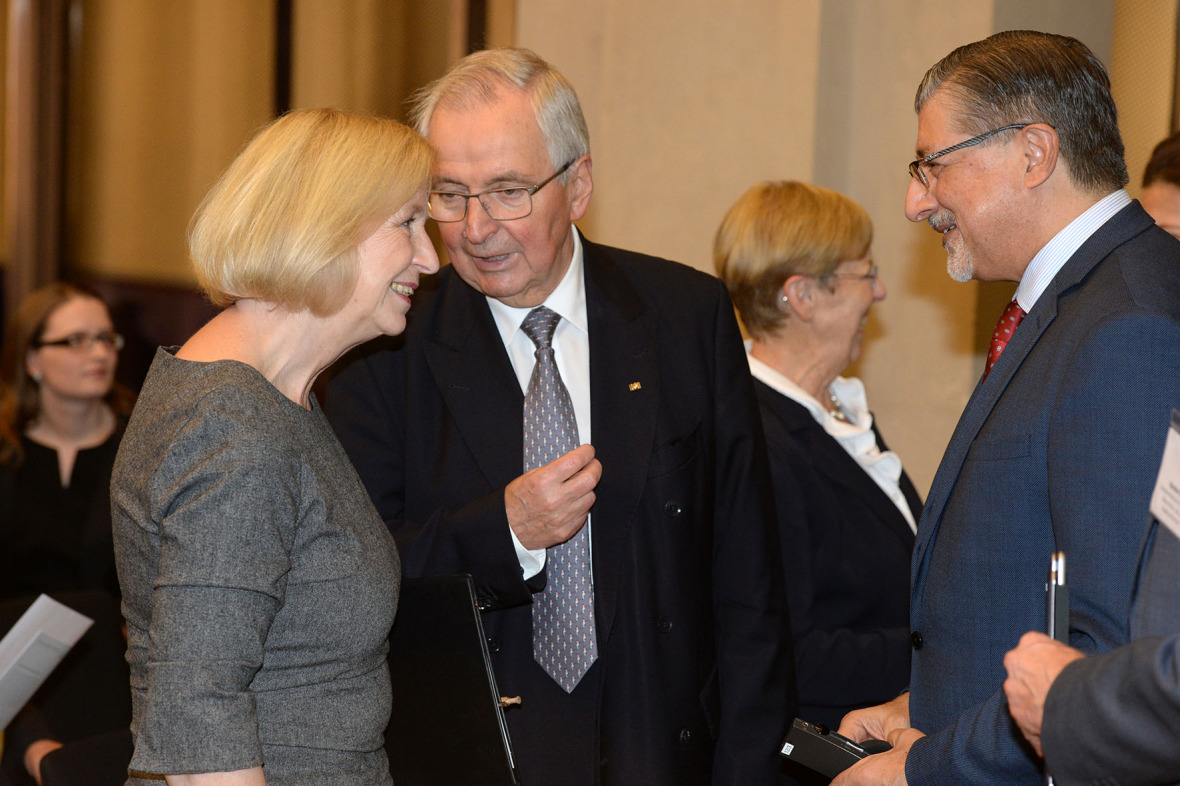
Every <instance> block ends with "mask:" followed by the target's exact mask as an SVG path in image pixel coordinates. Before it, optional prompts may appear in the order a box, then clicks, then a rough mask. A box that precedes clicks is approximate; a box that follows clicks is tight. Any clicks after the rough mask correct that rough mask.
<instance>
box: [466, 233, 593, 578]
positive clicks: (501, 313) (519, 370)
mask: <svg viewBox="0 0 1180 786" xmlns="http://www.w3.org/2000/svg"><path fill="white" fill-rule="evenodd" d="M571 231H572V232H573V234H574V255H573V258H572V259H571V260H570V266H569V269H568V270H566V271H565V276H563V277H562V279H561V282H560V283H559V284H558V285H557V287H556V288H555V289H554V290H553V291H552V292H551V293H549V297H547V298H545V302H544V303H543V304H542V305H545V306H548V307H549V308H551V309H553V310H554V311H556V312H557V313H558V314H560V315H561V321H560V322H558V323H557V329H556V330H554V331H553V355H554V358H555V359H556V361H557V371H558V373H560V374H561V379H562V381H563V382H564V383H565V387H566V389H567V390H569V394H570V402H571V403H572V404H573V406H574V419H575V420H576V421H577V423H578V444H580V445H585V444H586V443H588V442H590V332H589V323H588V322H587V319H586V284H585V279H584V276H583V275H582V269H583V262H582V240H581V238H580V237H579V236H578V230H577V228H574V227H571ZM487 300H488V306H490V307H491V309H492V318H493V319H494V320H495V322H496V328H497V329H498V330H499V331H500V338H501V339H502V340H503V341H504V348H505V349H506V350H508V359H509V361H510V362H511V363H512V369H513V371H515V372H516V378H517V380H518V381H519V382H520V389H521V391H522V392H525V393H527V392H528V387H529V378H530V377H531V376H532V375H533V367H534V366H535V365H536V364H537V356H536V350H537V347H536V345H535V344H534V343H533V341H532V339H530V338H529V337H528V336H527V335H525V333H524V331H522V330H521V329H520V326H521V324H522V323H523V322H524V319H525V317H527V316H528V315H529V312H530V311H532V310H533V308H535V306H534V307H533V308H513V307H512V306H508V305H505V304H504V303H501V302H500V301H499V300H496V299H495V298H491V297H489V298H488V299H487ZM520 467H521V472H523V471H524V457H523V456H521V463H520ZM586 527H587V530H586V534H589V533H590V530H589V527H590V520H589V518H587V520H586ZM509 532H510V534H511V535H512V543H513V545H514V546H516V556H517V558H518V559H519V560H520V569H521V571H522V572H523V575H524V578H526V579H529V578H532V577H533V576H535V575H537V574H538V573H540V572H541V570H542V569H543V568H544V567H545V549H526V548H525V547H524V546H523V545H522V544H521V542H520V540H519V539H518V538H517V537H516V533H515V532H512V531H511V530H509Z"/></svg>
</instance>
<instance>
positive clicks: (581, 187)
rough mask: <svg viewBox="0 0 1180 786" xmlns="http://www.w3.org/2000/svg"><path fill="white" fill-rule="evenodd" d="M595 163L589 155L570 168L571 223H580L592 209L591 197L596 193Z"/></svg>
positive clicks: (568, 191)
mask: <svg viewBox="0 0 1180 786" xmlns="http://www.w3.org/2000/svg"><path fill="white" fill-rule="evenodd" d="M592 169H593V162H592V161H591V160H590V156H589V155H585V156H582V157H581V158H579V159H578V160H577V161H575V162H574V164H573V166H571V167H570V168H569V172H568V173H567V174H568V175H569V178H570V179H569V183H568V184H567V185H566V193H567V194H568V195H569V200H570V221H571V222H574V221H578V220H580V219H581V218H582V216H584V215H586V210H587V208H589V207H590V196H591V195H592V194H593V193H594V176H593V174H592V172H591V170H592Z"/></svg>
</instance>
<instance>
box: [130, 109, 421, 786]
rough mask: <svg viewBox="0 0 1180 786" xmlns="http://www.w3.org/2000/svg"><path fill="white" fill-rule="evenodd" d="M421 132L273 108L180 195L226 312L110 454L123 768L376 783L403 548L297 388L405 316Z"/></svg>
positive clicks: (194, 244) (170, 356)
mask: <svg viewBox="0 0 1180 786" xmlns="http://www.w3.org/2000/svg"><path fill="white" fill-rule="evenodd" d="M432 163H433V152H432V151H431V150H430V148H429V146H428V145H427V144H426V142H425V141H424V140H423V139H422V138H421V137H419V136H418V135H417V134H416V133H415V132H413V131H411V130H409V129H408V128H406V127H404V126H402V125H400V124H398V123H396V122H394V121H391V120H384V119H379V118H372V117H360V116H355V115H348V114H345V113H341V112H335V111H331V110H314V111H302V112H293V113H290V114H288V115H285V116H284V117H282V118H280V119H278V120H277V121H275V122H274V123H273V124H271V125H270V126H268V127H267V128H265V129H264V130H263V131H261V132H260V133H259V134H258V136H256V137H255V138H254V140H253V141H252V142H251V143H250V145H249V146H248V147H247V148H246V149H245V150H244V151H243V152H242V154H241V155H240V156H239V157H238V158H237V160H236V161H234V163H233V164H232V165H231V166H230V168H229V169H228V170H227V171H226V173H225V174H224V175H223V176H222V178H221V180H220V182H218V184H217V185H216V186H215V187H214V188H213V190H212V192H210V194H209V195H208V196H207V197H206V199H205V202H204V203H203V204H202V206H201V208H200V209H199V210H198V212H197V215H196V217H195V219H194V222H193V226H192V230H191V234H190V251H191V255H192V258H193V261H194V264H195V266H196V269H197V276H198V279H199V281H200V284H201V286H202V288H203V289H204V290H205V292H206V293H207V294H208V295H209V297H210V298H211V299H212V300H213V302H214V303H215V304H217V305H219V306H223V307H224V310H223V311H222V312H221V313H220V314H218V316H216V317H214V318H213V319H212V320H211V321H210V322H209V323H208V324H207V325H205V327H203V328H201V330H199V331H198V332H197V333H196V334H195V335H193V337H192V338H191V339H189V340H188V341H187V342H186V343H185V344H184V346H182V347H180V348H179V349H161V350H159V352H158V353H157V355H156V359H155V362H154V363H153V365H152V368H151V371H150V372H149V374H148V378H147V381H146V382H145V383H144V387H143V391H142V393H141V397H140V400H139V405H138V406H137V408H136V411H135V414H134V415H133V416H132V418H131V421H130V423H129V424H128V427H127V432H126V435H125V437H124V440H123V444H122V446H121V448H120V451H119V456H118V458H117V460H116V464H115V473H114V479H113V483H112V492H111V493H112V503H113V516H114V528H115V546H116V558H117V562H118V567H119V578H120V582H121V584H122V587H123V597H124V608H125V613H126V616H127V626H128V633H129V635H130V642H129V656H128V659H129V661H130V664H131V681H132V695H133V711H134V719H133V722H132V732H133V734H134V736H135V756H134V759H133V760H132V763H131V770H132V779H131V783H132V784H146V783H148V776H149V775H150V776H157V778H158V776H163V777H164V778H165V780H166V781H167V782H168V783H169V784H170V786H179V785H181V784H184V785H186V786H187V785H189V784H192V785H194V786H195V785H197V784H200V785H204V784H218V785H219V786H220V785H221V784H225V785H229V784H234V786H238V785H239V784H243V785H250V786H253V785H254V784H263V783H266V784H270V785H271V786H281V785H283V784H299V785H300V786H315V785H316V784H324V785H325V786H326V785H327V784H342V783H347V784H357V785H368V784H374V785H376V784H389V783H390V782H391V779H390V775H389V767H388V763H387V761H386V758H385V754H384V751H383V749H382V730H383V729H384V727H385V725H386V722H387V720H388V717H389V712H390V690H389V672H388V668H387V667H386V662H385V655H386V637H387V635H388V633H389V629H390V626H391V624H392V622H393V616H394V611H395V609H396V607H397V589H398V583H399V580H400V568H399V562H398V558H397V553H396V550H395V548H394V544H393V540H392V538H391V537H390V535H389V532H388V530H386V528H385V525H384V523H383V522H382V520H381V518H380V517H379V516H378V515H377V513H376V511H375V510H374V509H373V507H372V504H371V503H370V502H369V497H368V495H367V494H366V493H365V490H364V488H363V487H362V486H361V483H360V480H359V479H358V478H357V476H356V473H355V472H354V471H353V469H352V466H351V464H350V463H349V461H348V458H347V456H346V455H345V453H344V451H343V449H342V448H341V447H340V444H339V443H338V442H337V440H336V437H335V435H334V434H333V432H332V430H331V429H330V428H329V426H328V424H327V421H326V420H325V419H324V417H323V414H322V413H321V411H320V408H319V404H318V403H317V402H316V400H315V397H314V396H313V395H312V393H311V388H312V383H313V382H314V381H315V379H316V377H317V376H318V375H319V374H320V372H322V371H323V370H324V369H326V368H327V367H328V366H329V365H330V364H331V363H332V362H333V361H334V360H336V359H337V358H338V357H339V356H340V355H341V354H343V353H344V352H345V351H347V350H348V349H349V348H351V347H354V346H356V345H358V344H360V343H362V342H365V341H368V340H369V339H372V338H375V337H377V336H380V335H394V334H396V333H400V332H401V331H402V330H403V328H404V327H405V322H406V313H407V311H408V310H409V308H410V301H411V298H412V296H413V294H414V290H415V289H416V287H417V286H418V279H419V276H421V275H422V274H426V273H433V272H435V271H436V270H437V269H438V259H437V257H436V256H435V252H434V249H433V247H432V245H431V243H430V240H429V239H428V238H427V236H426V232H425V229H424V227H423V224H424V222H425V220H426V215H427V210H426V189H427V183H428V178H429V176H430V168H431V165H432Z"/></svg>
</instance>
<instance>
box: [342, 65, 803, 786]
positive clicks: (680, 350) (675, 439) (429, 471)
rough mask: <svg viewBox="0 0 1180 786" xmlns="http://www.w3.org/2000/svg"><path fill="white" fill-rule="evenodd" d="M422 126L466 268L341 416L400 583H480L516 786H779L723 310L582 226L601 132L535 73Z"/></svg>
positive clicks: (735, 383)
mask: <svg viewBox="0 0 1180 786" xmlns="http://www.w3.org/2000/svg"><path fill="white" fill-rule="evenodd" d="M415 119H416V122H417V125H418V128H419V130H420V131H422V133H423V134H425V135H426V137H427V138H428V139H429V140H430V142H431V144H432V145H434V147H435V148H436V149H437V151H438V161H437V164H436V167H435V172H434V184H433V186H432V189H433V190H432V192H431V195H430V211H431V216H432V217H433V218H434V219H435V220H436V221H437V222H438V224H439V232H440V234H441V235H442V239H443V243H444V244H445V245H446V247H447V251H448V254H449V256H450V260H451V266H450V267H449V268H448V269H446V270H444V271H443V272H442V273H441V274H440V275H439V276H438V277H437V279H436V280H435V281H433V282H428V283H424V285H423V287H422V290H420V291H419V292H418V293H417V294H416V295H415V306H414V318H413V320H412V321H411V322H410V324H409V327H408V328H407V331H406V334H405V337H404V341H402V340H399V341H397V342H386V343H385V344H376V345H372V346H370V348H369V351H368V352H367V353H365V356H364V357H362V358H360V359H358V360H357V361H356V362H355V363H353V364H352V365H350V366H349V367H348V368H346V369H345V370H344V371H343V372H342V373H341V374H340V376H339V377H338V379H337V380H336V384H335V386H334V387H333V388H332V390H331V391H330V395H329V399H328V402H329V403H328V408H329V412H330V413H331V416H332V419H333V423H334V425H335V426H336V428H337V431H338V432H339V434H340V437H341V441H342V442H343V443H344V445H345V447H346V448H347V449H348V451H349V453H350V455H351V457H352V459H353V462H354V463H355V464H356V466H357V469H358V471H359V473H360V475H361V478H362V480H364V482H365V484H366V486H367V487H368V490H369V493H370V495H371V496H372V497H373V501H374V503H375V504H376V506H377V509H378V510H379V511H380V512H381V514H382V515H383V516H384V518H385V520H386V523H387V524H388V525H389V526H390V528H391V530H392V531H393V534H394V536H395V537H396V538H397V542H398V548H399V550H400V551H401V555H402V560H403V570H404V573H405V575H406V576H426V575H437V574H447V573H469V574H471V575H472V577H473V579H474V581H475V585H476V591H477V596H478V599H479V602H480V605H481V608H482V609H483V623H484V628H485V631H486V633H487V634H488V636H489V644H490V649H491V651H492V656H491V657H492V661H493V666H494V668H495V672H496V678H497V682H498V687H499V689H500V692H501V693H502V694H504V695H506V696H516V695H519V696H520V697H521V699H522V704H521V706H520V707H519V708H512V709H509V710H508V711H507V712H506V715H507V720H508V724H509V729H510V731H511V736H512V741H513V745H514V748H515V751H516V754H517V762H518V765H519V771H520V775H521V779H522V782H523V783H526V784H530V786H533V785H534V784H535V785H537V786H546V785H548V784H562V785H563V786H564V784H579V785H582V786H591V784H623V785H625V786H630V785H631V784H653V785H658V784H669V786H671V785H672V784H677V785H680V784H685V785H688V786H691V785H692V784H702V785H703V784H708V783H713V784H733V786H739V785H743V786H744V785H745V784H769V783H777V782H778V781H779V778H780V775H779V767H780V763H779V760H778V758H777V750H778V745H779V743H780V742H781V740H782V737H783V735H784V734H785V730H786V726H787V725H788V724H789V723H790V722H791V718H792V716H793V712H794V698H793V694H792V689H793V684H792V681H791V678H792V671H791V670H792V665H791V664H792V660H791V651H790V639H789V636H790V632H789V626H787V625H786V618H787V614H786V609H785V607H784V603H783V599H782V595H783V589H782V576H781V571H779V569H778V568H777V567H776V565H777V564H778V563H777V559H776V558H775V557H774V555H776V554H778V553H779V552H778V545H777V534H776V529H775V527H776V525H775V524H774V516H773V512H772V511H773V508H772V502H771V498H770V497H769V494H770V482H769V476H768V470H767V466H766V456H765V447H764V446H763V445H762V441H761V440H762V438H761V435H760V430H759V426H758V420H757V403H756V400H755V398H754V391H753V386H752V383H751V381H750V376H749V371H748V364H747V363H746V358H745V352H744V351H743V347H742V343H741V339H740V336H739V333H738V329H737V323H736V321H735V319H734V314H733V308H732V306H731V304H730V301H729V297H728V294H727V293H726V290H725V287H724V286H723V285H722V284H721V282H719V281H717V280H716V279H714V278H713V277H711V276H707V275H705V274H703V273H700V272H698V271H695V270H692V269H690V268H687V267H684V266H682V265H677V264H675V263H672V262H668V261H666V260H662V259H655V258H653V257H648V256H645V255H642V254H635V253H632V252H628V251H622V250H620V249H615V248H608V247H606V246H601V245H598V244H595V243H592V242H590V240H588V239H587V238H586V237H585V236H584V235H582V234H581V233H580V232H579V231H578V230H577V229H576V228H575V227H574V226H573V222H574V221H577V220H578V219H580V218H581V217H582V215H583V214H584V213H585V212H586V209H587V206H588V205H589V202H590V197H591V193H592V192H593V178H592V175H591V158H590V142H589V134H588V131H587V129H586V122H585V120H584V119H583V116H582V111H581V108H580V106H579V104H578V99H577V96H576V94H575V93H574V90H573V87H572V86H571V85H570V84H569V82H568V81H566V79H565V78H564V77H563V76H562V75H561V74H559V73H558V72H557V71H556V70H555V69H554V68H552V66H550V65H549V64H548V63H546V62H545V61H543V60H541V59H540V58H539V57H537V56H536V55H535V54H533V53H532V52H529V51H527V50H520V49H501V50H490V51H486V52H477V53H475V54H473V55H470V56H468V57H467V58H465V59H464V60H462V61H460V62H459V63H458V64H457V65H456V66H455V67H454V68H452V69H451V71H450V72H449V73H448V74H447V75H446V76H444V77H443V78H442V79H440V80H439V81H438V82H436V83H434V84H432V85H430V86H428V87H427V88H426V89H425V90H424V91H423V92H422V93H421V94H420V96H419V99H418V102H417V107H416V111H415ZM657 190H658V189H657ZM652 193H653V192H647V193H645V194H644V195H642V196H640V197H639V198H638V199H637V202H636V204H637V207H640V206H641V205H642V204H643V203H644V200H645V199H649V198H651V196H652ZM640 209H641V207H640ZM544 391H548V392H547V393H545V395H544V396H541V397H540V398H543V399H547V400H548V403H544V402H543V401H542V402H540V403H537V404H536V405H535V406H534V402H537V401H538V397H537V396H536V395H535V394H539V393H543V392H544ZM567 393H568V396H567V395H566V394H567ZM561 400H565V401H566V403H565V404H562V403H561ZM538 413H540V414H541V415H543V417H537V414H538ZM534 425H543V427H541V428H534ZM558 435H561V436H562V440H561V444H560V445H558V444H556V443H557V442H558V440H556V439H555V437H556V436H558ZM567 440H568V441H567ZM554 633H556V634H558V635H557V636H554V635H553V634H554ZM405 676H406V677H407V678H412V675H405ZM394 678H395V679H397V675H394ZM457 744H461V742H460V743H457Z"/></svg>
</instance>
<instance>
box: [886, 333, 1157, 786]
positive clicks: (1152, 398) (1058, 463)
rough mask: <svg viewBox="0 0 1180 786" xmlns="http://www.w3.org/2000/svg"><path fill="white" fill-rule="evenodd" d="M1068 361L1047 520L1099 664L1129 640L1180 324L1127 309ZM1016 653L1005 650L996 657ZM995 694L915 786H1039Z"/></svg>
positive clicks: (1055, 426)
mask: <svg viewBox="0 0 1180 786" xmlns="http://www.w3.org/2000/svg"><path fill="white" fill-rule="evenodd" d="M1060 351H1062V352H1068V353H1070V356H1069V359H1068V362H1067V363H1066V364H1065V365H1064V369H1063V377H1062V384H1061V385H1060V387H1059V391H1060V392H1059V394H1058V397H1057V399H1056V401H1055V402H1054V406H1053V407H1052V410H1051V415H1050V421H1049V423H1048V442H1047V446H1048V455H1047V458H1046V467H1045V473H1046V478H1045V481H1046V482H1047V495H1046V511H1045V512H1046V514H1047V515H1048V516H1049V518H1050V523H1051V526H1052V530H1053V535H1054V539H1055V541H1056V547H1057V548H1058V549H1061V550H1063V551H1065V553H1066V554H1067V555H1068V559H1069V578H1070V644H1071V645H1072V646H1074V647H1076V648H1078V649H1080V650H1081V651H1082V652H1085V653H1088V654H1092V653H1096V652H1101V651H1104V650H1108V649H1111V648H1112V647H1116V646H1119V645H1120V644H1123V643H1125V642H1127V641H1128V640H1129V638H1130V634H1129V629H1128V626H1129V619H1130V611H1131V609H1130V604H1131V597H1132V586H1133V581H1134V571H1133V567H1134V565H1135V563H1136V555H1137V554H1138V552H1139V547H1140V544H1141V542H1142V539H1143V534H1144V527H1145V521H1146V517H1147V511H1148V505H1149V502H1150V499H1151V491H1152V488H1153V486H1154V483H1155V479H1156V476H1157V474H1158V472H1159V463H1160V456H1161V455H1162V453H1163V444H1164V438H1165V436H1166V433H1167V427H1168V423H1169V421H1170V416H1171V411H1172V407H1174V406H1176V404H1177V402H1180V324H1178V323H1177V322H1176V321H1175V320H1173V319H1170V318H1169V317H1167V316H1164V315H1161V314H1159V313H1153V312H1150V311H1147V310H1141V311H1139V310H1136V311H1123V312H1120V313H1116V314H1113V315H1111V316H1109V317H1107V318H1105V319H1102V320H1100V321H1099V322H1097V323H1096V324H1095V325H1094V327H1093V328H1092V329H1091V330H1090V331H1089V332H1088V333H1087V334H1086V335H1085V336H1083V337H1082V338H1081V339H1080V340H1079V341H1077V342H1076V343H1075V344H1074V345H1073V346H1067V347H1061V348H1060ZM1030 427H1032V428H1035V427H1036V426H1035V425H1030ZM1029 482H1037V479H1036V478H1032V479H1030V480H1029ZM997 502H1002V501H997ZM1029 526H1030V527H1035V526H1038V523H1037V522H1030V524H1029ZM1096 527H1100V529H1096ZM996 547H997V548H1019V544H996ZM1048 557H1049V555H1048V554H1046V555H1045V559H1046V570H1047V569H1048V568H1047V565H1048ZM975 580H977V581H983V580H987V581H991V580H1003V579H1002V578H999V579H997V578H994V577H976V579H975ZM964 624H970V622H969V621H965V623H964ZM1016 643H1017V642H1016V641H1015V640H1013V641H1010V642H999V643H998V646H999V648H1000V653H997V656H996V657H997V658H999V657H1001V655H1002V651H1003V650H1006V649H1011V648H1012V647H1014V646H1016ZM995 691H996V692H995V693H994V694H992V696H991V697H990V698H989V699H988V700H987V701H985V702H984V703H983V704H980V705H977V706H975V707H973V708H971V709H970V710H968V711H966V712H964V713H962V714H961V715H959V717H958V718H957V719H956V720H955V722H954V723H953V724H952V725H951V726H950V727H948V728H946V729H943V730H941V731H939V732H937V733H936V734H933V735H931V736H929V737H926V738H923V739H921V740H919V741H917V742H915V743H914V746H913V748H911V750H910V755H909V759H908V761H907V763H906V776H907V779H908V780H909V783H910V784H911V786H920V785H921V784H941V783H947V782H950V780H948V778H950V779H951V780H959V781H961V782H966V781H976V782H988V783H1015V782H1023V781H1030V780H1032V779H1034V778H1036V777H1038V773H1039V770H1040V767H1039V762H1038V761H1037V759H1036V757H1035V754H1033V752H1032V750H1031V748H1030V747H1029V746H1028V744H1027V743H1026V742H1025V741H1024V740H1023V738H1022V737H1021V736H1020V733H1019V730H1018V729H1017V727H1016V725H1015V723H1014V722H1013V721H1012V719H1011V717H1010V716H1009V714H1008V705H1007V702H1006V700H1005V699H1004V695H1003V691H1002V689H1001V685H1000V684H999V682H997V684H996V686H995Z"/></svg>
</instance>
